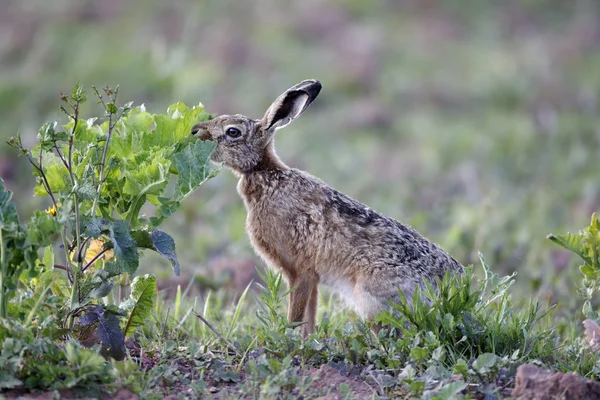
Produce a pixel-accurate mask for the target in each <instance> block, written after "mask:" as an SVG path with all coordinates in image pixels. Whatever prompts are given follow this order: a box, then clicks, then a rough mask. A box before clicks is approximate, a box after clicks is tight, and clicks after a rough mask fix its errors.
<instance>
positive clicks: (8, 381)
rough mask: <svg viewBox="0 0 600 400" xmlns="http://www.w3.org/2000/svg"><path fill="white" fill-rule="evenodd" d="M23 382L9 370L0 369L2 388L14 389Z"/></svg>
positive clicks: (0, 387)
mask: <svg viewBox="0 0 600 400" xmlns="http://www.w3.org/2000/svg"><path fill="white" fill-rule="evenodd" d="M22 384H23V382H21V381H20V380H18V379H17V378H15V377H14V376H13V375H12V374H11V373H10V372H8V371H0V389H13V388H16V387H19V386H21V385H22Z"/></svg>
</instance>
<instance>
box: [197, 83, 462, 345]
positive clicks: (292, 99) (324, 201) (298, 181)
mask: <svg viewBox="0 0 600 400" xmlns="http://www.w3.org/2000/svg"><path fill="white" fill-rule="evenodd" d="M320 90H321V84H320V83H319V82H318V81H315V80H305V81H302V82H300V83H299V84H297V85H295V86H293V87H291V88H290V89H288V90H287V91H286V92H284V93H283V94H282V95H281V96H279V98H277V100H275V102H274V103H273V104H272V105H271V107H269V109H268V110H267V112H266V113H265V116H264V117H263V119H261V120H253V119H250V118H248V117H245V116H243V115H222V116H219V117H217V118H215V119H213V120H211V121H207V122H201V123H199V124H196V125H195V126H194V128H193V130H192V133H193V134H197V133H200V135H199V137H200V139H201V140H213V141H215V142H216V143H217V147H216V148H215V150H214V151H213V153H212V155H211V159H212V160H213V161H215V162H223V163H224V164H225V165H226V166H227V167H229V168H230V169H231V170H232V171H233V172H234V173H235V174H236V175H237V176H238V177H239V178H240V180H239V183H238V187H237V188H238V193H239V194H240V196H241V197H242V199H243V200H244V203H245V205H246V209H247V211H248V216H247V220H246V230H247V232H248V236H249V237H250V241H251V243H252V245H253V246H254V248H255V250H256V252H257V253H258V254H259V255H260V256H261V257H262V258H263V259H264V260H265V261H266V262H267V263H268V264H269V265H270V266H272V267H274V268H277V269H281V270H282V271H283V274H284V276H285V278H286V279H287V281H288V284H289V285H290V287H296V289H295V290H294V291H293V292H292V293H291V295H290V307H289V313H288V318H289V320H290V322H304V323H305V324H304V327H303V334H304V335H306V334H308V333H310V332H312V331H313V330H314V327H315V324H316V310H317V302H318V284H319V283H321V284H325V285H327V286H329V287H330V288H332V289H333V290H334V291H336V292H338V293H339V294H340V295H341V296H342V297H343V298H345V300H346V301H347V302H348V303H349V304H350V305H353V306H354V307H355V309H356V311H357V312H358V313H359V315H360V316H361V317H362V318H365V319H370V318H372V317H373V316H374V315H375V314H377V313H378V312H379V311H381V310H382V309H383V308H384V307H386V306H387V300H392V301H398V289H401V290H402V291H403V292H404V293H405V294H406V297H407V298H408V299H412V296H413V294H414V290H415V288H416V287H417V286H421V287H423V286H424V279H427V280H429V281H430V282H431V283H432V284H435V279H434V278H436V277H440V278H441V277H442V276H443V275H444V273H445V272H446V271H447V270H452V271H457V272H460V271H462V266H461V264H460V263H458V262H457V261H456V260H455V259H454V258H452V257H451V256H450V255H449V254H448V253H446V252H445V251H444V250H443V249H442V248H440V247H439V246H438V245H436V244H435V243H433V242H431V241H429V240H427V239H426V238H424V237H423V236H421V235H420V234H419V233H418V232H417V231H415V230H414V229H412V228H411V227H408V226H406V225H403V224H401V223H400V222H398V221H395V220H393V219H391V218H388V217H385V216H383V215H381V214H379V213H377V212H376V211H374V210H371V209H370V208H369V207H367V206H365V205H364V204H362V203H360V202H358V201H356V200H354V199H351V198H350V197H348V196H346V195H344V194H343V193H340V192H338V191H337V190H335V189H333V188H331V187H329V186H328V185H327V184H325V183H324V182H323V181H321V180H320V179H318V178H315V177H313V176H311V175H309V174H307V173H306V172H303V171H300V170H297V169H294V168H290V167H288V166H286V165H285V164H284V163H283V162H282V161H281V160H280V159H279V157H277V155H276V154H275V148H274V134H275V131H276V130H278V129H280V128H283V127H284V126H286V125H287V124H289V123H290V122H291V121H293V120H294V119H296V118H297V117H299V116H300V115H301V114H302V113H303V112H304V111H305V110H306V109H307V108H308V106H309V105H310V104H311V103H312V101H313V100H314V99H315V98H316V97H317V95H318V94H319V92H320ZM232 128H233V130H231V129H232ZM236 130H237V131H236ZM228 131H229V134H227V132H228ZM238 134H239V136H238Z"/></svg>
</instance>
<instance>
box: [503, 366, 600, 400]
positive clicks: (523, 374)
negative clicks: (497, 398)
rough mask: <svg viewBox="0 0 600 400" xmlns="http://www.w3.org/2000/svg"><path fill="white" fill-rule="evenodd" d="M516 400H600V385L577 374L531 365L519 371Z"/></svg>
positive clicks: (514, 392)
mask: <svg viewBox="0 0 600 400" xmlns="http://www.w3.org/2000/svg"><path fill="white" fill-rule="evenodd" d="M512 397H513V399H515V400H525V399H527V400H554V399H600V383H598V382H593V381H589V380H587V379H584V378H581V377H580V376H578V375H577V374H575V373H572V374H563V373H561V372H551V371H546V370H543V369H541V368H538V367H536V366H535V365H531V364H523V365H521V366H520V367H519V368H518V369H517V377H516V379H515V388H514V389H513V391H512Z"/></svg>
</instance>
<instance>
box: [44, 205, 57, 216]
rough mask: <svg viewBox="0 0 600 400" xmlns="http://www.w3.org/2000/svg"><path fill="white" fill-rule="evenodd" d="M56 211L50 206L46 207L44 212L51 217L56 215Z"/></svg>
mask: <svg viewBox="0 0 600 400" xmlns="http://www.w3.org/2000/svg"><path fill="white" fill-rule="evenodd" d="M57 213H58V211H57V210H56V207H55V206H50V207H48V208H47V209H46V214H50V215H52V216H53V217H56V214H57Z"/></svg>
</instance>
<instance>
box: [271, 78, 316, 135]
mask: <svg viewBox="0 0 600 400" xmlns="http://www.w3.org/2000/svg"><path fill="white" fill-rule="evenodd" d="M320 91H321V83H320V82H319V81H316V80H314V79H307V80H305V81H302V82H300V83H298V84H297V85H294V86H292V87H291V88H289V89H288V90H286V91H285V92H284V93H283V94H282V95H281V96H279V97H278V98H277V100H275V101H274V102H273V104H271V107H269V109H268V110H267V112H266V113H265V116H264V117H263V119H262V121H261V124H262V126H263V128H264V129H265V131H271V132H275V131H276V130H277V129H280V128H283V127H284V126H286V125H288V124H289V123H290V122H292V121H293V120H295V119H296V118H298V117H299V116H300V115H301V114H302V113H303V112H304V111H306V109H307V108H308V106H310V104H311V103H312V102H313V100H314V99H316V98H317V96H318V95H319V92H320Z"/></svg>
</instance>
